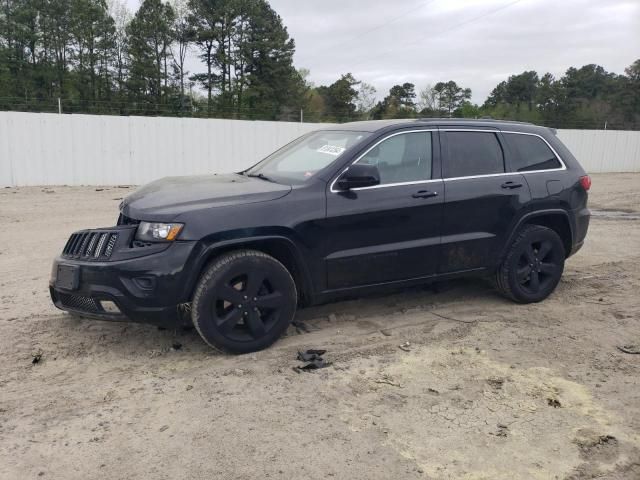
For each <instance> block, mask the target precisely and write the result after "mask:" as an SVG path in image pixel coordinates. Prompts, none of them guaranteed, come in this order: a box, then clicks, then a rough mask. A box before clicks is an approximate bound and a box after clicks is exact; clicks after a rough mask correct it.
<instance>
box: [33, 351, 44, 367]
mask: <svg viewBox="0 0 640 480" xmlns="http://www.w3.org/2000/svg"><path fill="white" fill-rule="evenodd" d="M31 356H32V357H33V359H32V360H31V364H32V365H35V364H37V363H40V361H41V360H42V352H38V353H34V354H32V355H31Z"/></svg>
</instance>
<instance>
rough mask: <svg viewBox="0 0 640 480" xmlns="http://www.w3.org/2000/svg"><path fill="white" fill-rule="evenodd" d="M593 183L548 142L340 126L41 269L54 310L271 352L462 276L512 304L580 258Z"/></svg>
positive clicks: (76, 241)
mask: <svg viewBox="0 0 640 480" xmlns="http://www.w3.org/2000/svg"><path fill="white" fill-rule="evenodd" d="M590 183H591V180H590V179H589V177H588V176H587V175H586V174H585V172H584V170H583V169H582V168H581V167H580V165H579V164H578V162H577V161H576V159H575V158H574V156H573V155H572V154H571V153H570V152H569V150H568V149H567V148H566V147H565V146H564V145H563V144H562V143H561V142H560V140H558V138H557V137H556V135H555V134H554V133H553V131H551V130H550V129H548V128H543V127H538V126H534V125H531V124H522V123H516V122H498V121H488V120H472V121H470V120H452V119H441V120H438V119H425V120H409V121H406V120H405V121H402V120H395V121H378V122H355V123H350V124H344V125H340V126H333V127H331V128H328V129H325V130H318V131H315V132H312V133H309V134H307V135H304V136H302V137H300V138H299V139H297V140H295V141H293V142H291V143H290V144H288V145H286V146H285V147H283V148H281V149H280V150H278V151H276V152H275V153H273V154H272V155H270V156H269V157H267V158H265V159H264V160H262V161H261V162H259V163H257V164H256V165H255V166H253V167H251V168H249V169H247V170H245V171H242V172H239V173H233V174H228V175H201V176H186V177H172V178H164V179H161V180H158V181H155V182H152V183H150V184H148V185H146V186H144V187H142V188H140V189H139V190H137V191H136V192H134V193H133V194H131V195H129V196H128V197H127V198H126V199H125V200H124V201H123V202H122V204H121V207H120V216H119V219H118V222H117V225H116V226H114V227H109V228H99V229H94V230H83V231H79V232H76V233H74V234H73V235H71V237H70V238H69V240H68V242H67V244H66V245H65V247H64V249H63V251H62V253H61V255H60V256H59V257H58V258H56V259H55V261H54V265H53V270H52V278H51V281H50V292H51V297H52V299H53V302H54V303H55V305H56V306H57V307H58V308H61V309H63V310H67V311H69V312H73V313H75V314H79V315H81V316H85V317H92V318H98V319H106V320H124V319H130V320H134V321H142V322H153V323H156V324H165V325H166V324H171V323H174V322H178V320H179V318H180V315H179V314H178V310H179V308H180V309H184V308H185V306H187V307H190V308H187V311H190V315H191V320H192V322H193V324H194V325H195V327H196V329H197V330H198V332H199V333H200V335H201V336H202V338H203V339H204V340H205V341H206V342H207V343H208V344H209V345H211V346H212V347H215V348H219V349H223V350H226V351H229V352H235V353H241V352H250V351H255V350H259V349H262V348H265V347H267V346H269V345H270V344H272V343H273V342H274V341H275V340H276V339H278V337H280V336H281V335H282V334H283V332H284V331H285V330H286V329H287V326H288V325H289V324H290V322H291V321H292V319H293V317H294V314H295V312H296V308H298V307H301V306H304V305H311V304H317V303H321V302H326V301H330V300H333V299H336V298H339V297H341V296H344V295H345V294H348V295H355V294H358V293H363V292H365V291H371V290H373V289H386V288H392V287H393V288H398V287H403V286H409V285H413V284H418V283H423V282H429V281H434V280H440V279H446V278H451V277H457V276H461V275H484V276H492V277H493V279H494V281H495V282H494V283H495V285H496V288H497V289H498V290H499V291H500V292H501V293H502V294H503V295H505V296H506V297H508V298H510V299H512V300H513V301H515V302H519V303H529V302H538V301H541V300H543V299H544V298H546V297H547V296H548V295H549V294H550V293H551V292H553V290H554V289H555V287H556V285H557V284H558V281H559V280H560V276H561V275H562V271H563V267H564V262H565V259H567V258H568V257H569V256H570V255H572V254H574V253H575V252H576V251H577V250H578V249H579V248H580V247H581V246H582V244H583V242H584V238H585V235H586V233H587V228H588V225H589V210H588V209H587V191H588V190H589V187H590Z"/></svg>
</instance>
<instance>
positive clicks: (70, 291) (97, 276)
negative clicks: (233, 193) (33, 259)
mask: <svg viewBox="0 0 640 480" xmlns="http://www.w3.org/2000/svg"><path fill="white" fill-rule="evenodd" d="M195 245H196V242H191V241H187V242H181V241H177V242H175V243H172V244H170V245H169V246H168V247H167V248H165V249H163V250H161V251H159V252H156V253H151V254H149V255H145V256H139V257H136V258H126V259H122V260H113V261H93V260H82V259H75V258H68V257H67V256H59V257H57V258H56V259H55V260H54V262H53V268H52V273H51V279H50V281H49V292H50V294H51V299H52V300H53V303H54V304H55V306H56V307H58V308H60V309H61V310H66V311H68V312H72V313H74V314H76V315H80V316H83V317H87V318H95V319H100V320H111V321H127V320H131V321H134V322H141V323H151V324H155V325H162V326H172V325H177V324H178V323H179V321H180V318H179V315H178V309H177V306H178V305H179V304H181V303H186V302H188V301H189V300H190V292H189V285H190V283H191V280H192V279H191V276H190V273H192V272H193V270H192V269H191V266H192V263H193V255H192V254H193V253H194V247H195ZM114 257H115V255H114ZM59 265H64V266H69V267H70V268H71V269H72V270H73V271H74V273H75V274H76V275H77V282H75V285H73V286H70V285H69V284H68V282H58V281H57V272H58V266H59ZM76 272H77V273H76ZM108 302H112V303H108ZM114 306H115V307H114Z"/></svg>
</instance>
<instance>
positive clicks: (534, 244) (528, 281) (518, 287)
mask: <svg viewBox="0 0 640 480" xmlns="http://www.w3.org/2000/svg"><path fill="white" fill-rule="evenodd" d="M564 260H565V250H564V245H563V243H562V240H561V239H560V237H559V236H558V234H557V233H556V232H555V231H553V230H551V229H550V228H547V227H542V226H540V225H526V226H525V227H523V228H522V230H520V232H518V234H517V235H516V238H515V239H514V240H513V242H512V244H511V246H510V247H509V251H508V252H507V255H506V256H505V258H504V260H503V262H502V264H501V265H500V267H499V268H498V271H497V272H496V287H497V289H498V291H499V292H500V293H502V294H503V295H504V296H505V297H507V298H509V299H511V300H513V301H514V302H518V303H534V302H540V301H542V300H544V299H545V298H547V297H548V296H549V295H550V294H551V292H553V291H554V290H555V288H556V286H557V285H558V282H559V281H560V277H561V276H562V272H563V270H564Z"/></svg>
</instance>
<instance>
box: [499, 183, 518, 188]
mask: <svg viewBox="0 0 640 480" xmlns="http://www.w3.org/2000/svg"><path fill="white" fill-rule="evenodd" d="M521 186H522V184H521V183H515V182H505V183H503V184H502V185H501V187H502V188H509V189H512V188H520V187H521Z"/></svg>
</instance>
